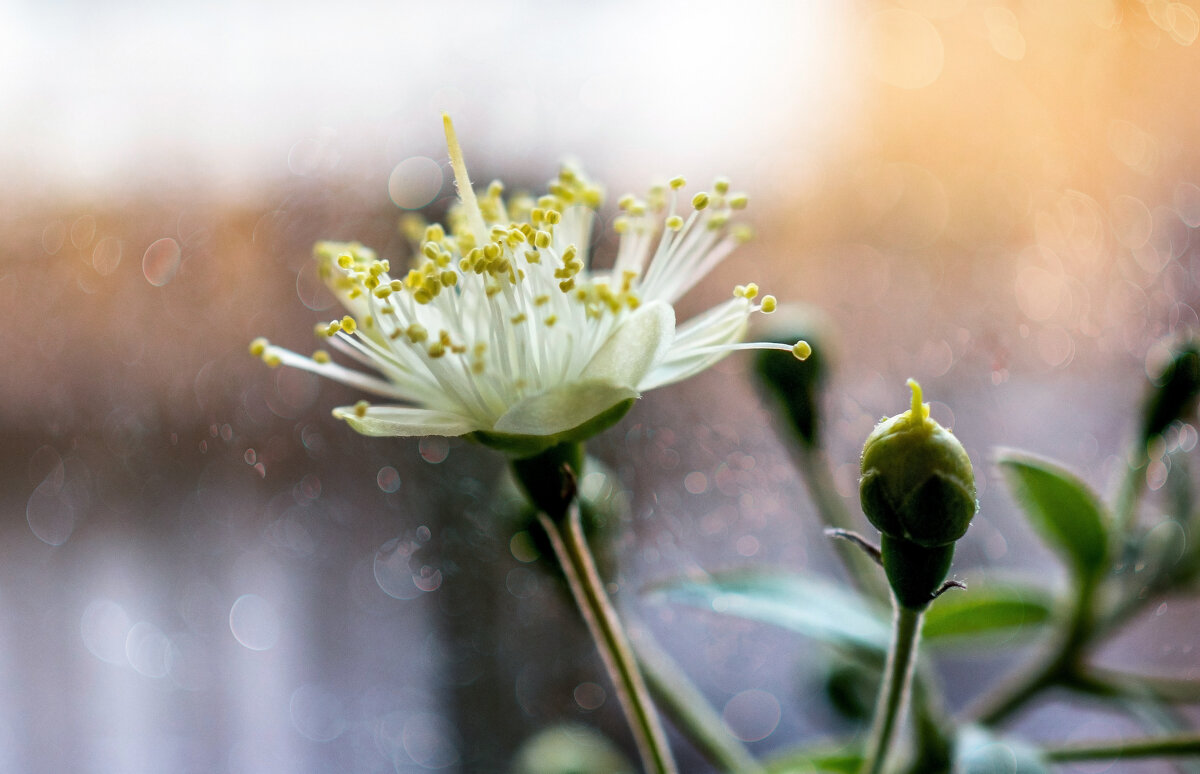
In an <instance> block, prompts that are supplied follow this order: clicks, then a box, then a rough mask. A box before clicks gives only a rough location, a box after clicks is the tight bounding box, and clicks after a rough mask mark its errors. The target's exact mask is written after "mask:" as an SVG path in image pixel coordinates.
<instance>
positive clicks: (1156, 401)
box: [1142, 338, 1200, 441]
mask: <svg viewBox="0 0 1200 774" xmlns="http://www.w3.org/2000/svg"><path fill="white" fill-rule="evenodd" d="M1167 348H1168V351H1169V357H1168V359H1167V360H1166V362H1165V363H1164V364H1163V366H1162V370H1161V371H1159V372H1158V374H1157V375H1156V376H1155V377H1154V378H1153V379H1152V380H1151V382H1152V385H1153V386H1152V389H1151V390H1150V391H1149V393H1148V394H1147V395H1146V400H1145V402H1144V403H1143V404H1142V439H1143V441H1150V440H1151V439H1153V438H1154V436H1156V435H1159V434H1160V433H1162V432H1163V431H1164V430H1166V429H1167V427H1168V426H1169V425H1170V424H1171V423H1172V422H1174V421H1175V420H1177V419H1183V418H1185V417H1187V416H1188V415H1190V414H1192V413H1193V412H1194V411H1195V410H1196V399H1197V396H1200V342H1198V341H1197V340H1196V339H1194V338H1188V339H1184V340H1182V341H1179V342H1176V343H1175V344H1173V345H1167Z"/></svg>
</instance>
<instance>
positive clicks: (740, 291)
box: [733, 285, 746, 298]
mask: <svg viewBox="0 0 1200 774" xmlns="http://www.w3.org/2000/svg"><path fill="white" fill-rule="evenodd" d="M733 297H734V298H745V297H746V286H745V285H734V286H733Z"/></svg>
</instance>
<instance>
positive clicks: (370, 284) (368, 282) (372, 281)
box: [363, 276, 379, 290]
mask: <svg viewBox="0 0 1200 774" xmlns="http://www.w3.org/2000/svg"><path fill="white" fill-rule="evenodd" d="M363 285H364V286H366V288H367V290H374V289H375V288H377V287H379V277H375V276H371V277H367V278H366V279H365V280H363Z"/></svg>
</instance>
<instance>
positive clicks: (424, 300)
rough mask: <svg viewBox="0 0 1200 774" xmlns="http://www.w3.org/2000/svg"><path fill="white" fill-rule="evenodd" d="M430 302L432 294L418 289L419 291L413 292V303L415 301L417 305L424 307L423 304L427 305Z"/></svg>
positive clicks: (423, 289)
mask: <svg viewBox="0 0 1200 774" xmlns="http://www.w3.org/2000/svg"><path fill="white" fill-rule="evenodd" d="M432 300H433V294H432V293H430V292H429V291H428V290H426V289H425V288H419V289H417V290H415V291H413V301H416V302H417V303H418V304H421V305H425V304H428V303H429V302H430V301H432Z"/></svg>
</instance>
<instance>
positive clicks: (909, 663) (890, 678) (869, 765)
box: [861, 604, 921, 774]
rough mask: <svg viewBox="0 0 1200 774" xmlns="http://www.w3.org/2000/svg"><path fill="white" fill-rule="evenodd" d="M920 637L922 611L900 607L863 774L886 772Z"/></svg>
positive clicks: (897, 609) (876, 705)
mask: <svg viewBox="0 0 1200 774" xmlns="http://www.w3.org/2000/svg"><path fill="white" fill-rule="evenodd" d="M920 635H921V611H920V610H914V609H912V608H909V607H904V606H903V605H899V604H897V605H896V616H895V620H894V622H893V625H892V646H891V648H890V649H889V650H888V661H887V667H886V669H885V671H884V676H883V686H882V687H881V688H880V691H879V699H878V701H877V702H876V703H875V720H874V722H873V723H872V724H871V739H870V741H869V742H868V744H867V750H866V755H865V756H864V758H863V766H862V769H861V771H862V774H879V772H880V771H882V770H883V764H884V762H885V761H886V759H887V754H888V748H889V747H890V746H891V743H892V735H893V733H894V732H895V730H896V726H897V725H898V724H899V722H900V719H901V716H902V714H903V712H904V705H905V702H906V700H907V699H908V693H909V690H908V689H909V682H910V679H911V677H912V672H913V664H914V663H915V662H916V657H917V642H918V640H919V639H920Z"/></svg>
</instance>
